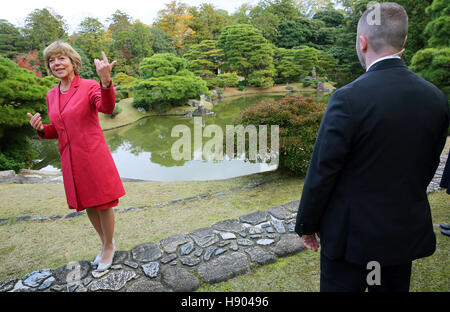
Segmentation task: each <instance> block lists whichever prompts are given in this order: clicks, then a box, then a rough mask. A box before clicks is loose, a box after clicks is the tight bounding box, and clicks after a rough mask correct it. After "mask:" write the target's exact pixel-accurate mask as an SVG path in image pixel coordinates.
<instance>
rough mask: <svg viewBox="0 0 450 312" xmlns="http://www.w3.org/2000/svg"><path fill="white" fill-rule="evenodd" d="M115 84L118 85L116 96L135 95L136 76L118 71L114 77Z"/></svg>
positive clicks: (127, 96) (126, 96)
mask: <svg viewBox="0 0 450 312" xmlns="http://www.w3.org/2000/svg"><path fill="white" fill-rule="evenodd" d="M113 80H114V84H115V85H116V86H117V90H118V91H119V92H116V98H117V96H118V95H119V97H120V98H124V99H126V98H129V97H132V96H133V87H134V83H135V81H136V78H134V77H133V76H128V75H127V74H125V73H117V74H116V75H114V77H113Z"/></svg>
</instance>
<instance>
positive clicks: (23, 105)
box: [0, 57, 57, 171]
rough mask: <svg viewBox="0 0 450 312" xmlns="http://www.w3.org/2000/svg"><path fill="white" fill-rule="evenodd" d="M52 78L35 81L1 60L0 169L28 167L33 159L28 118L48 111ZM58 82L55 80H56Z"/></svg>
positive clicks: (30, 72) (14, 66)
mask: <svg viewBox="0 0 450 312" xmlns="http://www.w3.org/2000/svg"><path fill="white" fill-rule="evenodd" d="M55 79H56V78H54V77H46V78H38V77H36V76H35V74H34V73H33V72H32V71H29V70H27V69H24V68H20V67H19V66H18V65H17V64H16V63H14V62H13V61H11V60H9V59H7V58H4V57H0V170H7V169H14V170H16V171H17V170H19V169H20V168H24V167H27V166H28V165H30V163H31V160H32V159H33V157H34V154H33V150H32V149H31V147H30V145H29V139H28V136H29V135H30V132H31V130H30V126H29V120H30V119H29V117H28V116H27V113H28V112H30V113H32V114H34V113H36V112H40V113H41V115H42V116H44V117H45V115H46V112H47V105H46V94H47V92H48V90H49V89H50V88H52V87H53V86H54V85H55ZM56 80H57V79H56Z"/></svg>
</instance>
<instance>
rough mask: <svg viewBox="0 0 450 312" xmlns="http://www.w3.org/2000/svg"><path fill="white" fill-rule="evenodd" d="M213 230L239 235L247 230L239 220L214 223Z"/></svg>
mask: <svg viewBox="0 0 450 312" xmlns="http://www.w3.org/2000/svg"><path fill="white" fill-rule="evenodd" d="M212 228H213V229H215V230H217V231H223V232H234V233H239V232H242V231H244V230H245V228H244V226H243V225H242V224H241V223H240V222H239V220H237V219H229V220H224V221H220V222H217V223H214V224H213V225H212Z"/></svg>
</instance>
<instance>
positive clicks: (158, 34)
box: [150, 26, 176, 54]
mask: <svg viewBox="0 0 450 312" xmlns="http://www.w3.org/2000/svg"><path fill="white" fill-rule="evenodd" d="M150 32H151V34H152V37H151V43H152V50H153V52H154V53H172V54H176V50H175V45H174V43H173V38H172V37H171V36H169V35H168V34H167V33H165V32H164V31H163V30H162V29H160V28H158V27H156V26H152V27H150Z"/></svg>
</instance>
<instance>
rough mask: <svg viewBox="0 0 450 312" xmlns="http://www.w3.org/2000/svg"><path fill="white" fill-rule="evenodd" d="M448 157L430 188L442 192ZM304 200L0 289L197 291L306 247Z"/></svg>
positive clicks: (44, 271) (38, 273)
mask: <svg viewBox="0 0 450 312" xmlns="http://www.w3.org/2000/svg"><path fill="white" fill-rule="evenodd" d="M446 159H447V156H446V155H443V156H442V157H441V165H440V166H439V168H438V170H437V172H436V175H435V177H434V178H433V181H432V183H430V186H429V187H428V190H427V192H434V191H437V190H439V181H440V177H441V176H442V172H443V168H444V165H445V161H446ZM298 204H299V201H292V202H289V203H286V204H283V205H281V206H275V207H271V208H270V209H268V210H267V211H256V212H253V213H250V214H247V215H244V216H241V217H240V218H239V219H229V220H224V221H221V222H217V223H215V224H213V225H211V226H210V227H206V228H201V229H197V230H194V231H192V232H189V233H183V234H179V235H174V236H171V237H168V238H165V239H163V240H161V241H160V242H158V243H154V242H148V243H144V244H141V245H137V246H135V247H133V248H132V249H131V250H129V251H116V253H115V254H114V260H113V266H112V267H111V269H110V270H108V271H106V272H103V273H97V272H95V270H94V268H93V267H92V266H91V264H90V262H89V261H86V260H83V261H79V262H72V263H69V264H67V265H64V266H61V267H59V268H56V269H49V268H46V269H41V270H37V271H34V272H31V273H28V274H26V275H25V276H23V277H22V278H21V279H8V280H4V281H0V292H6V291H8V292H50V291H55V292H93V291H120V292H166V291H195V290H196V289H198V288H199V287H200V286H201V284H202V283H218V282H222V281H226V280H228V279H230V278H233V277H235V276H237V275H241V274H245V273H248V272H250V270H251V268H252V267H254V266H259V265H266V264H269V263H274V262H276V261H277V258H278V257H285V256H289V255H293V254H296V253H298V252H300V251H302V250H304V249H305V247H304V246H303V244H302V242H301V240H300V238H299V236H298V235H297V234H296V233H295V232H294V226H295V217H296V212H297V209H298Z"/></svg>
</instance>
